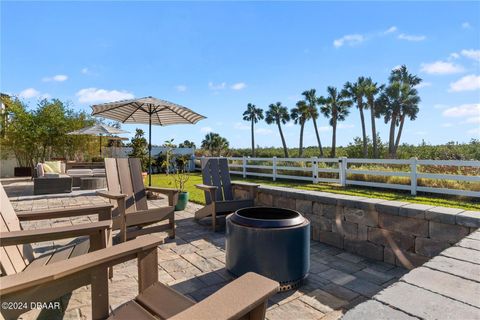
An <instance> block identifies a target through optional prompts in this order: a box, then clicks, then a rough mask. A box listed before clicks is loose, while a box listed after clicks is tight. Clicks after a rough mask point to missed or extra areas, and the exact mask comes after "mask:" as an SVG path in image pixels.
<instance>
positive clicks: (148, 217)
mask: <svg viewBox="0 0 480 320" xmlns="http://www.w3.org/2000/svg"><path fill="white" fill-rule="evenodd" d="M105 170H106V175H107V186H108V191H97V194H98V195H99V196H102V197H106V198H108V199H110V201H111V203H112V204H113V205H114V210H113V214H112V215H113V229H114V230H118V229H119V230H120V241H121V242H124V241H126V240H127V238H135V237H137V236H139V235H142V234H147V233H152V232H160V231H168V232H169V236H170V238H174V237H175V216H174V213H175V204H176V202H177V199H178V190H175V189H170V188H157V187H145V185H144V184H143V177H142V170H141V165H140V159H137V158H128V159H127V158H118V159H115V158H105ZM146 191H151V192H157V193H163V194H166V195H167V196H168V206H165V207H160V208H151V209H149V208H148V205H147V193H146ZM163 220H168V224H167V225H157V226H150V227H148V228H145V227H146V226H148V225H152V224H156V223H158V222H160V221H163ZM127 230H128V232H127Z"/></svg>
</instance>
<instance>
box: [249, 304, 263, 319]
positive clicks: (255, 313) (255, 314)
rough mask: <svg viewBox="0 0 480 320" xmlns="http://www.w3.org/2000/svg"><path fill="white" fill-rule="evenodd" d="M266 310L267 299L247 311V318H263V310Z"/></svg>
mask: <svg viewBox="0 0 480 320" xmlns="http://www.w3.org/2000/svg"><path fill="white" fill-rule="evenodd" d="M266 310H267V301H265V302H264V303H262V304H260V305H259V306H258V307H256V308H254V309H253V310H252V311H250V312H249V313H248V318H247V319H249V320H264V319H265V312H266Z"/></svg>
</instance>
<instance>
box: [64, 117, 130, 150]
mask: <svg viewBox="0 0 480 320" xmlns="http://www.w3.org/2000/svg"><path fill="white" fill-rule="evenodd" d="M122 133H128V131H125V130H121V129H118V128H115V127H111V126H107V125H105V124H103V123H97V124H95V125H93V126H90V127H85V128H82V129H78V130H75V131H72V132H69V133H67V134H70V135H92V136H99V137H100V139H99V140H100V155H102V136H105V135H111V134H122Z"/></svg>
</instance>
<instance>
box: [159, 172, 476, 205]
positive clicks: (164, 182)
mask: <svg viewBox="0 0 480 320" xmlns="http://www.w3.org/2000/svg"><path fill="white" fill-rule="evenodd" d="M232 178H233V180H238V181H245V182H253V183H259V184H263V185H273V186H279V187H288V188H295V189H303V190H313V191H323V192H331V193H337V194H348V195H352V196H361V197H366V198H378V199H385V200H395V201H405V202H411V203H420V204H427V205H432V206H443V207H451V208H460V209H465V210H480V201H479V200H472V199H469V198H460V197H455V196H447V195H433V194H432V195H427V194H421V195H419V196H416V197H414V196H411V195H410V194H409V193H408V192H403V191H391V190H383V189H378V188H375V189H373V188H366V187H362V188H360V187H347V188H342V187H340V186H338V185H333V184H311V183H303V182H297V181H289V180H279V181H272V180H267V179H251V178H248V179H242V178H241V177H240V176H233V177H232ZM201 183H202V176H201V174H200V173H198V172H195V173H191V174H190V179H189V180H188V181H187V183H186V187H185V189H186V191H188V192H189V200H190V201H192V202H195V203H199V204H205V196H204V193H203V191H201V190H199V189H197V188H196V187H195V185H196V184H201ZM152 185H153V186H156V187H169V188H173V187H174V184H173V176H171V175H170V176H167V175H165V174H155V175H153V176H152Z"/></svg>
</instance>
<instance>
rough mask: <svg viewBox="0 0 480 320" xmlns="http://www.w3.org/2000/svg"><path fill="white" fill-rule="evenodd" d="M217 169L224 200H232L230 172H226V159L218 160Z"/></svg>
mask: <svg viewBox="0 0 480 320" xmlns="http://www.w3.org/2000/svg"><path fill="white" fill-rule="evenodd" d="M218 169H219V175H220V181H221V182H222V189H223V197H224V200H226V201H228V200H233V192H232V184H231V182H230V172H229V171H228V160H227V159H226V158H221V159H218Z"/></svg>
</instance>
